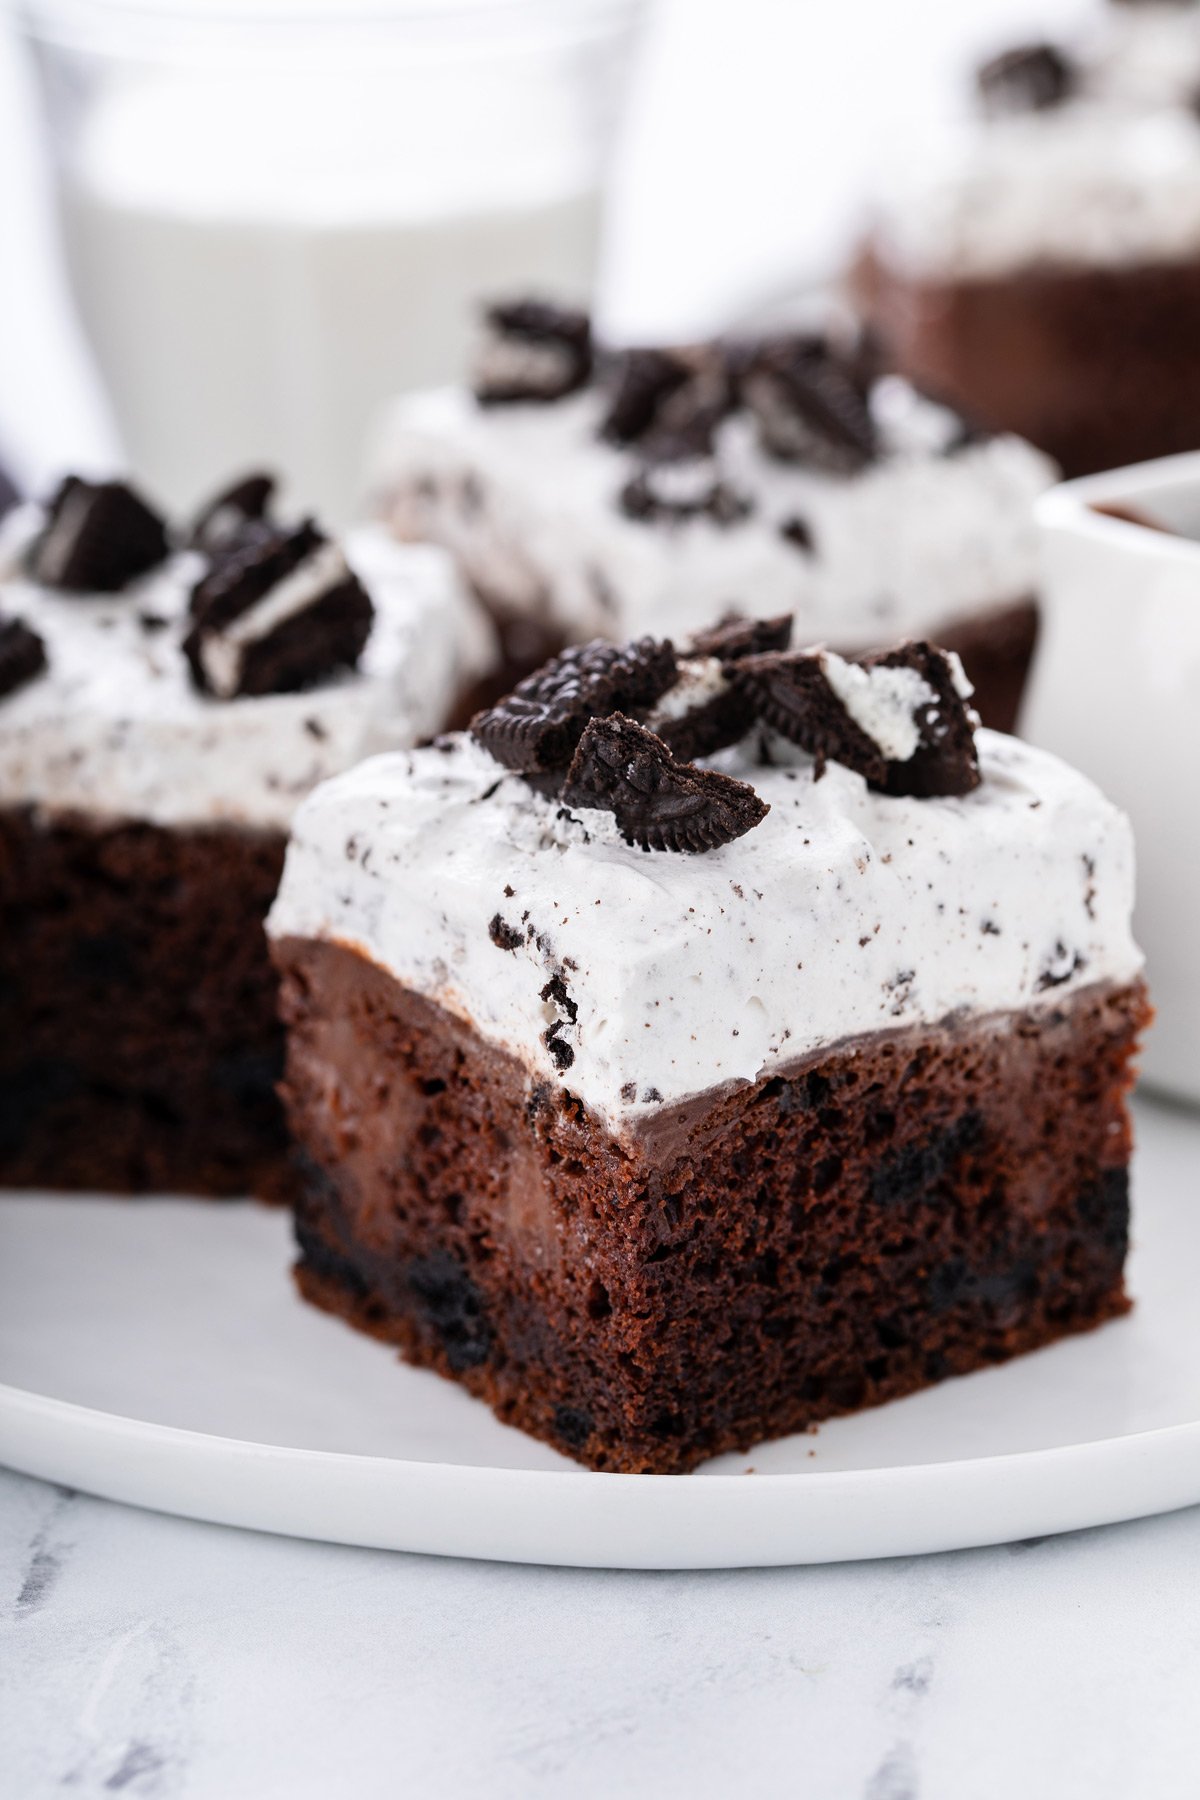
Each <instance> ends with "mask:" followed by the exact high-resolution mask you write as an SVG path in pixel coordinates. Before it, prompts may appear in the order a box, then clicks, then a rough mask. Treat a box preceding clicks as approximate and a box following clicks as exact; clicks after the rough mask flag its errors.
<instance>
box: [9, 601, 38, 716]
mask: <svg viewBox="0 0 1200 1800" xmlns="http://www.w3.org/2000/svg"><path fill="white" fill-rule="evenodd" d="M45 667H46V646H45V643H44V642H43V640H42V639H41V638H40V637H39V636H38V634H37V632H36V631H33V630H31V629H30V627H29V626H28V625H26V623H25V621H24V620H23V619H3V618H0V700H3V699H5V698H6V697H7V696H8V695H9V694H14V693H16V691H17V689H18V688H20V687H24V686H25V683H26V682H27V681H32V680H33V678H34V677H35V675H40V674H41V673H42V671H43V669H45Z"/></svg>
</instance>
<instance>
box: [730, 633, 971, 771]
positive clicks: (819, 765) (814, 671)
mask: <svg viewBox="0 0 1200 1800" xmlns="http://www.w3.org/2000/svg"><path fill="white" fill-rule="evenodd" d="M734 675H735V678H736V680H737V681H738V682H739V683H740V684H741V685H742V686H743V688H744V689H745V691H746V693H747V694H748V695H749V697H750V699H751V700H752V701H753V702H754V705H755V707H756V709H757V711H758V714H759V716H760V718H761V719H762V720H763V722H764V723H765V724H767V725H769V726H771V727H772V729H773V730H775V731H778V732H779V733H780V734H781V736H783V737H786V738H788V739H789V740H790V741H791V742H792V743H794V744H798V745H799V746H800V747H801V749H803V750H807V751H808V752H809V754H810V755H811V756H812V757H813V758H814V761H815V763H816V776H817V779H818V780H819V779H820V777H821V775H822V774H823V772H824V769H825V765H826V763H827V762H837V763H841V764H842V765H843V766H844V767H846V768H848V769H853V770H854V771H855V773H856V774H859V775H861V776H863V778H864V779H865V781H866V782H867V784H868V786H870V787H873V788H875V789H877V790H878V791H879V792H880V793H885V794H892V795H897V796H899V795H908V796H913V797H916V798H928V797H931V796H933V795H948V794H967V793H970V792H971V790H972V789H973V788H975V787H977V786H978V785H979V779H980V777H979V764H978V760H977V758H976V753H975V734H974V726H975V715H974V714H973V713H972V711H971V709H970V707H969V706H968V704H967V697H968V694H969V692H970V689H969V687H968V685H967V683H966V681H965V678H964V677H963V675H962V669H961V665H960V664H959V662H958V659H957V657H954V656H951V655H949V654H948V653H947V652H945V651H943V650H939V649H937V648H936V647H935V646H934V645H932V644H928V643H909V644H902V645H900V646H899V647H898V648H897V649H895V650H889V651H886V652H882V653H880V654H878V655H874V656H864V657H858V658H854V659H846V658H843V657H840V656H834V655H833V654H831V653H830V652H828V651H824V650H815V651H799V652H796V653H793V654H785V655H769V656H759V657H750V658H747V659H746V660H745V661H743V662H741V663H738V664H736V665H735V667H734Z"/></svg>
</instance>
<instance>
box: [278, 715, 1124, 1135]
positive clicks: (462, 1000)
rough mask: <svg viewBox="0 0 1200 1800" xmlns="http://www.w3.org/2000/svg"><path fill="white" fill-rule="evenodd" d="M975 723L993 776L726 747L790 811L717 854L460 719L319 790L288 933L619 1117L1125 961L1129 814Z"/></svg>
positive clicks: (727, 758)
mask: <svg viewBox="0 0 1200 1800" xmlns="http://www.w3.org/2000/svg"><path fill="white" fill-rule="evenodd" d="M978 741H979V751H980V764H981V768H982V771H983V782H982V785H981V786H980V787H979V788H978V789H976V791H975V792H973V793H971V794H969V795H966V796H965V797H963V798H961V799H943V800H903V799H892V798H888V797H886V796H882V795H878V794H873V793H871V792H870V791H869V789H868V788H867V786H866V784H865V782H864V781H863V780H862V778H861V777H860V776H858V775H855V774H852V773H851V772H850V771H849V770H847V769H845V768H842V767H839V766H837V765H834V764H830V765H829V767H828V769H827V771H826V773H825V775H824V777H823V778H822V779H821V780H820V781H814V779H813V769H812V763H811V761H810V759H809V758H807V757H805V756H803V755H802V754H801V753H800V752H798V751H794V752H793V751H791V750H790V749H789V747H788V746H784V745H782V744H779V743H776V744H775V746H774V752H775V754H777V755H779V756H780V757H782V758H784V759H786V766H782V765H779V764H777V765H776V766H772V767H758V766H757V765H756V764H754V763H753V762H752V761H751V759H750V757H749V755H748V752H747V749H746V748H745V747H740V748H738V749H736V750H733V751H728V752H725V753H723V754H722V755H721V756H719V757H717V758H715V759H713V766H715V767H719V768H723V769H725V770H726V771H727V772H729V773H732V774H736V775H740V776H742V777H743V778H745V779H747V780H750V781H751V782H752V783H753V785H754V786H755V788H756V789H757V790H758V792H759V794H760V795H761V796H762V798H763V799H764V800H766V801H767V802H768V803H769V805H770V808H771V810H770V812H769V813H768V815H767V817H766V819H765V820H764V821H763V823H762V824H761V825H759V826H758V827H756V828H755V829H754V830H753V831H750V832H748V833H747V834H746V835H745V836H744V837H742V838H739V839H738V840H737V841H736V842H734V843H732V844H729V845H726V846H724V847H723V848H721V849H718V850H713V851H710V852H708V853H707V854H705V855H700V856H694V855H675V854H670V853H647V852H644V851H642V850H639V849H636V848H632V847H631V846H629V845H628V844H626V843H625V842H624V840H623V839H622V838H621V836H620V833H619V832H618V831H617V828H616V825H615V823H614V821H613V819H612V818H611V816H610V815H609V814H607V813H603V812H598V811H594V810H592V809H580V810H579V811H577V812H575V813H572V814H567V813H564V812H562V811H561V809H560V808H559V806H558V804H557V802H555V801H553V800H547V799H543V798H541V797H540V796H538V795H537V794H535V793H534V792H533V791H532V790H531V789H530V788H529V786H528V785H527V784H526V783H525V782H524V781H523V780H521V779H520V777H518V776H515V775H508V774H506V773H505V772H504V771H503V770H502V769H501V768H500V767H499V766H498V765H497V764H496V763H495V762H494V761H493V760H492V758H491V757H490V756H488V755H487V754H486V753H485V752H484V751H483V750H481V749H480V748H479V747H478V746H476V745H475V744H474V743H473V742H471V741H470V740H469V739H467V738H465V737H454V738H450V739H446V740H444V742H443V745H442V746H439V747H431V748H427V749H423V750H417V751H413V752H410V753H406V754H399V755H392V756H385V757H378V758H374V759H372V760H371V761H369V762H366V763H364V764H362V765H361V766H360V767H359V768H357V769H355V770H354V771H352V772H351V773H349V774H347V775H343V776H340V777H338V778H337V779H336V780H334V781H331V782H328V783H326V784H325V785H324V786H322V787H319V788H318V789H317V790H316V791H315V792H314V793H313V794H312V795H310V796H309V798H308V799H307V800H306V801H305V802H304V804H303V805H302V806H301V808H300V810H299V812H298V814H297V817H296V820H295V824H294V827H293V836H292V841H291V845H290V847H289V850H288V855H287V864H286V868H285V871H284V877H283V883H282V887H281V889H280V893H279V897H278V899H277V900H276V902H275V906H274V909H273V911H272V913H271V915H270V919H269V921H268V931H269V932H270V934H271V935H272V936H273V937H276V938H283V937H288V936H296V937H300V938H315V939H318V940H325V941H329V942H335V943H339V944H343V945H346V946H348V947H350V948H351V949H353V950H355V951H357V952H358V953H360V954H361V955H362V956H364V957H366V958H368V959H370V960H371V961H372V962H373V963H375V964H377V965H379V966H380V967H381V968H383V969H386V970H388V971H389V972H390V973H391V974H392V975H394V976H395V978H396V979H397V981H399V982H400V983H402V984H403V985H404V986H406V987H408V988H411V989H414V990H416V991H417V992H419V993H420V994H422V995H424V996H426V997H427V998H429V999H430V1000H433V1001H435V1002H436V1003H437V1004H439V1005H440V1006H442V1007H444V1008H446V1009H447V1010H448V1011H450V1012H451V1013H453V1014H455V1015H457V1016H458V1017H460V1018H462V1019H464V1020H466V1021H467V1022H468V1023H469V1024H471V1025H472V1026H473V1027H474V1028H475V1029H476V1030H477V1031H478V1032H479V1033H480V1034H481V1035H482V1036H483V1037H484V1038H486V1039H488V1040H490V1041H491V1042H493V1043H495V1044H497V1045H498V1046H500V1047H501V1048H503V1049H504V1050H507V1051H508V1052H509V1053H510V1054H511V1055H513V1056H514V1057H516V1058H517V1059H518V1060H519V1061H520V1062H521V1063H522V1064H523V1065H524V1066H525V1067H526V1068H527V1069H528V1071H529V1074H530V1077H531V1078H532V1079H534V1080H538V1081H547V1082H551V1083H555V1084H559V1085H561V1086H563V1087H565V1088H567V1089H569V1090H570V1091H571V1092H572V1093H574V1094H576V1095H577V1096H578V1097H579V1098H580V1099H582V1100H583V1101H584V1102H585V1103H586V1104H587V1105H588V1106H589V1107H590V1108H592V1109H593V1111H595V1112H596V1113H597V1114H598V1115H599V1116H600V1117H602V1118H603V1119H605V1120H606V1121H608V1122H609V1123H610V1124H611V1125H612V1126H614V1127H616V1128H619V1127H620V1126H621V1125H622V1124H631V1123H635V1122H636V1121H637V1120H638V1119H639V1118H641V1117H645V1116H646V1115H647V1114H648V1113H651V1112H653V1110H654V1108H655V1107H656V1106H657V1105H658V1104H659V1103H660V1102H667V1103H670V1102H672V1101H677V1100H682V1099H684V1098H685V1097H687V1096H689V1095H694V1094H697V1093H701V1092H703V1091H705V1090H707V1089H709V1088H713V1087H716V1086H718V1085H719V1084H723V1083H726V1082H737V1081H752V1080H754V1079H755V1078H757V1077H760V1076H763V1075H765V1074H769V1073H770V1071H772V1070H773V1069H777V1068H783V1067H786V1066H787V1065H788V1064H790V1063H794V1062H795V1061H796V1060H797V1059H799V1058H802V1057H804V1056H806V1055H809V1054H811V1053H812V1052H814V1051H816V1050H818V1049H821V1048H823V1047H826V1046H829V1045H831V1044H833V1043H836V1042H838V1041H839V1040H842V1039H845V1038H848V1037H853V1036H855V1035H857V1034H859V1033H866V1032H874V1031H879V1030H888V1029H891V1028H898V1027H904V1026H910V1025H918V1024H928V1023H932V1022H935V1021H938V1020H942V1019H944V1018H946V1017H947V1016H948V1015H950V1014H955V1013H960V1012H961V1013H965V1014H968V1015H985V1014H993V1013H1003V1012H1006V1011H1009V1010H1012V1009H1016V1008H1025V1007H1037V1006H1039V1005H1043V1004H1045V1005H1054V1004H1057V1003H1058V1002H1060V1001H1061V1000H1063V999H1065V998H1069V997H1070V996H1071V995H1072V994H1073V993H1075V992H1076V991H1077V990H1079V989H1080V988H1082V987H1084V986H1086V985H1089V984H1092V983H1097V982H1110V981H1111V982H1125V981H1129V980H1130V979H1132V978H1133V977H1135V976H1136V975H1137V974H1138V973H1139V971H1140V969H1141V967H1142V958H1141V955H1140V953H1139V952H1138V950H1137V948H1136V946H1135V944H1134V942H1133V938H1132V935H1131V929H1130V915H1131V910H1132V904H1133V843H1132V837H1131V833H1130V828H1129V824H1128V821H1127V820H1126V818H1125V817H1124V815H1123V814H1122V813H1120V812H1118V811H1117V809H1116V808H1115V807H1114V806H1112V805H1111V804H1110V803H1109V802H1108V801H1107V800H1106V799H1105V798H1104V796H1103V795H1102V794H1101V793H1100V792H1099V791H1098V790H1097V789H1096V788H1095V787H1094V786H1093V785H1092V784H1091V783H1090V782H1089V781H1087V780H1086V779H1085V778H1084V777H1083V776H1082V775H1080V774H1077V773H1076V772H1075V771H1074V770H1073V769H1070V768H1068V767H1067V766H1066V765H1065V764H1064V763H1061V762H1059V761H1058V760H1057V759H1056V758H1054V757H1052V756H1049V755H1047V754H1046V753H1045V752H1044V751H1039V750H1035V749H1033V748H1031V747H1030V746H1029V745H1026V744H1023V743H1020V742H1018V741H1017V740H1016V739H1014V738H1008V737H1003V736H1000V735H999V734H996V733H993V732H988V731H983V732H980V734H979V740H978ZM497 918H498V919H499V920H500V922H501V924H502V925H503V926H504V927H506V928H507V930H499V931H497V932H496V936H497V937H498V938H499V939H500V942H499V943H497V942H496V941H494V938H493V935H492V933H491V930H490V927H491V926H492V923H493V921H495V920H496V919H497ZM511 933H516V934H517V935H518V936H519V938H520V943H519V946H518V948H516V949H505V948H503V947H502V945H503V944H504V943H505V942H510V941H511V936H510V934H511ZM556 975H558V976H560V977H561V978H562V980H563V982H564V983H565V987H566V991H567V994H568V996H569V998H570V1000H571V1001H572V1002H573V1004H574V1006H575V1008H576V1017H575V1019H574V1021H572V1020H570V1019H569V1018H567V1017H565V1016H564V1009H563V1008H562V1007H561V1006H560V1005H559V1003H558V1002H556V1001H555V999H554V998H553V997H551V998H549V999H543V997H542V996H543V992H544V990H545V989H546V988H547V986H548V984H549V983H550V981H551V980H552V978H553V977H554V976H556ZM556 1022H557V1025H558V1029H557V1031H556V1032H555V1036H556V1038H557V1039H558V1041H559V1042H560V1043H565V1044H566V1045H568V1046H569V1047H570V1049H571V1051H572V1052H573V1061H572V1062H571V1063H570V1066H569V1067H567V1068H565V1069H561V1068H559V1066H558V1063H557V1061H556V1059H555V1058H554V1057H553V1056H552V1055H551V1052H550V1050H549V1049H548V1048H547V1045H546V1033H547V1031H548V1030H550V1029H551V1027H554V1026H555V1024H556Z"/></svg>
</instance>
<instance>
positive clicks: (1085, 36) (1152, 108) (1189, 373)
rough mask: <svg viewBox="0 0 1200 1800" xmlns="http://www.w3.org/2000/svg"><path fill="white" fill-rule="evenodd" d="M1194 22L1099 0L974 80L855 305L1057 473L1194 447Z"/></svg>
mask: <svg viewBox="0 0 1200 1800" xmlns="http://www.w3.org/2000/svg"><path fill="white" fill-rule="evenodd" d="M1198 95H1200V9H1197V8H1196V7H1195V6H1191V5H1157V4H1155V5H1146V6H1138V5H1117V4H1110V5H1107V6H1101V5H1097V6H1096V8H1095V16H1094V18H1093V19H1092V20H1091V21H1089V26H1088V28H1087V29H1085V30H1084V31H1082V32H1080V34H1079V35H1078V37H1077V38H1076V39H1074V40H1071V39H1068V40H1065V41H1064V42H1063V43H1061V44H1046V43H1034V44H1029V45H1025V46H1018V47H1017V48H1016V49H1014V50H1012V51H1009V52H1008V53H1006V54H1002V55H1000V56H998V57H995V58H993V59H991V60H990V61H989V62H988V63H987V64H986V65H985V66H984V67H983V68H982V69H981V70H980V71H979V95H978V98H979V101H980V103H981V105H980V111H981V112H982V115H983V116H982V117H981V118H980V119H979V120H978V122H977V123H976V124H975V125H974V127H973V128H972V127H970V126H967V127H964V128H963V130H962V131H961V133H960V134H959V135H958V136H957V137H955V138H954V139H953V140H952V142H951V143H950V144H949V145H948V146H946V148H945V152H944V154H941V155H938V156H934V157H930V158H928V159H926V160H924V161H923V162H922V164H921V166H919V167H917V168H913V169H911V170H908V171H906V172H905V174H904V176H903V177H901V176H900V175H899V170H902V169H903V168H904V158H903V157H902V156H901V157H898V158H897V159H896V161H897V165H898V167H897V168H894V169H893V181H892V188H891V191H890V192H889V193H888V194H886V195H885V196H884V197H883V198H882V200H881V203H880V205H879V207H878V218H877V220H876V224H875V228H874V230H873V232H872V234H871V237H870V241H869V243H868V245H867V247H866V249H865V251H864V254H863V256H862V259H861V262H860V265H859V268H858V270H857V272H856V276H855V279H854V283H853V287H854V293H855V298H856V300H857V302H858V304H859V305H860V306H861V307H862V308H863V310H864V311H865V313H866V316H867V317H868V318H869V319H870V320H871V322H872V324H873V325H874V327H875V329H876V331H877V332H878V334H879V336H880V338H881V340H882V342H883V344H884V345H885V348H886V350H887V353H888V355H889V358H890V359H891V361H892V363H893V365H894V366H895V367H897V368H899V369H900V370H901V371H902V372H903V373H904V374H905V375H907V376H908V377H910V378H911V379H912V380H914V381H916V382H917V383H918V384H922V385H926V386H929V387H931V388H932V390H933V391H934V392H937V393H941V394H943V395H945V396H947V398H948V399H949V400H951V401H952V402H954V403H955V404H957V405H959V406H961V407H963V408H964V409H965V410H966V411H968V412H970V413H971V414H973V415H974V416H975V417H977V418H979V419H980V420H982V421H984V422H985V423H986V424H988V425H990V426H991V427H992V428H993V429H997V430H999V429H1003V430H1008V431H1015V432H1019V433H1020V434H1021V435H1022V436H1024V437H1026V438H1028V439H1029V440H1030V441H1031V442H1032V443H1035V444H1038V445H1039V446H1040V447H1041V448H1042V449H1043V450H1045V451H1047V452H1048V453H1049V454H1050V455H1051V456H1053V457H1054V458H1055V459H1056V460H1057V461H1058V462H1059V463H1060V464H1061V465H1062V467H1063V469H1064V471H1065V472H1066V473H1067V474H1068V475H1083V474H1088V473H1090V472H1092V471H1095V470H1100V469H1110V468H1119V467H1121V466H1123V465H1124V464H1126V463H1134V462H1141V461H1144V460H1147V459H1149V458H1152V457H1157V456H1165V455H1169V454H1171V453H1173V452H1175V451H1181V450H1192V449H1195V448H1196V447H1197V445H1200V424H1198V423H1197V420H1198V418H1200V111H1198V109H1197V96H1198Z"/></svg>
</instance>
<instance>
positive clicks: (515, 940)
mask: <svg viewBox="0 0 1200 1800" xmlns="http://www.w3.org/2000/svg"><path fill="white" fill-rule="evenodd" d="M488 936H489V937H490V938H491V940H492V942H493V944H495V946H496V948H497V950H519V949H520V948H521V945H522V944H523V943H524V942H525V939H524V938H523V936H522V935H521V933H520V932H519V931H518V930H517V928H516V926H515V925H510V924H509V923H508V920H507V919H505V918H502V917H501V915H500V914H499V913H494V914H493V916H492V922H491V924H490V925H489V926H488Z"/></svg>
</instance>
